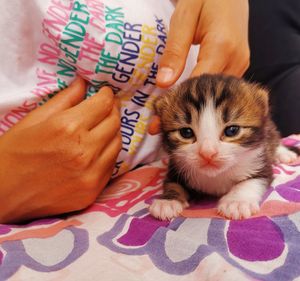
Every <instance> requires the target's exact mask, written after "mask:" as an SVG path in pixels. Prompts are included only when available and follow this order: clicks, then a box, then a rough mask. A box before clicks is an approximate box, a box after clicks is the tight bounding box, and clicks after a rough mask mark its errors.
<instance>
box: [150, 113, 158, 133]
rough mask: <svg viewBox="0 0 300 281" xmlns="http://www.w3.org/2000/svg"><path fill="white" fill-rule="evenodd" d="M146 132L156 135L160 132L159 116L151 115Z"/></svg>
mask: <svg viewBox="0 0 300 281" xmlns="http://www.w3.org/2000/svg"><path fill="white" fill-rule="evenodd" d="M148 133H149V134H150V135H157V134H159V133H160V118H159V117H158V116H157V115H154V116H152V118H151V121H150V124H149V127H148Z"/></svg>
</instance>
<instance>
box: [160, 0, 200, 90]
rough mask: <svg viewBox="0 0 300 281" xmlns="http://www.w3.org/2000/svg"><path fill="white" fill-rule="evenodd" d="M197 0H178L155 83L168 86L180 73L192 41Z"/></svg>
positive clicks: (198, 11)
mask: <svg viewBox="0 0 300 281" xmlns="http://www.w3.org/2000/svg"><path fill="white" fill-rule="evenodd" d="M200 8H201V6H200V5H199V0H181V1H178V3H177V5H176V9H175V11H174V13H173V15H172V18H171V22H170V31H169V34H168V39H167V44H166V48H165V50H164V54H163V56H162V57H161V60H160V63H159V70H158V73H157V77H156V83H157V85H158V86H159V87H168V86H170V85H172V84H174V83H175V82H176V80H177V79H178V78H179V76H180V75H181V73H182V71H183V69H184V66H185V62H186V58H187V55H188V53H189V49H190V47H191V44H192V42H193V37H194V33H195V30H196V27H197V21H198V18H199V14H200Z"/></svg>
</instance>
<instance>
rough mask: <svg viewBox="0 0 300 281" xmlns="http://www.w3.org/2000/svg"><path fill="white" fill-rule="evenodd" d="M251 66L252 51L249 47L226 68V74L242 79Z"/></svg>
mask: <svg viewBox="0 0 300 281" xmlns="http://www.w3.org/2000/svg"><path fill="white" fill-rule="evenodd" d="M249 64H250V51H249V49H248V48H247V47H245V48H244V49H243V51H242V52H241V53H239V54H236V56H235V57H234V58H233V59H232V60H231V62H230V63H229V64H228V65H227V66H226V67H225V69H224V73H226V74H229V75H235V76H237V77H242V76H243V74H244V73H245V71H246V70H247V69H248V67H249Z"/></svg>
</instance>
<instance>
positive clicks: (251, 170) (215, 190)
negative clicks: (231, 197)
mask: <svg viewBox="0 0 300 281" xmlns="http://www.w3.org/2000/svg"><path fill="white" fill-rule="evenodd" d="M260 153H261V148H259V149H256V150H254V151H252V152H251V153H248V154H247V155H245V156H244V157H242V158H241V159H239V161H238V162H237V163H236V164H235V165H233V166H232V167H230V168H229V169H227V170H225V171H223V172H221V173H219V174H216V175H215V176H208V175H206V174H205V173H201V171H200V170H199V169H198V170H197V171H195V168H192V169H191V173H190V177H189V178H188V185H189V186H190V187H192V188H193V189H195V190H199V191H202V192H205V193H208V194H212V195H217V196H220V195H224V194H226V193H228V192H229V191H230V190H231V188H232V187H233V186H234V185H235V184H237V183H238V182H240V181H243V180H245V179H247V178H250V177H251V175H253V174H255V173H256V172H257V171H258V170H259V169H261V168H262V167H263V166H264V161H263V160H262V159H260V158H259V157H258V155H259V154H260Z"/></svg>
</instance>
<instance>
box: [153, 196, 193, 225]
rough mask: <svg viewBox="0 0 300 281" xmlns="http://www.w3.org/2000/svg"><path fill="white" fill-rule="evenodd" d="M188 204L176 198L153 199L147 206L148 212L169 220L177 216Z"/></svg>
mask: <svg viewBox="0 0 300 281" xmlns="http://www.w3.org/2000/svg"><path fill="white" fill-rule="evenodd" d="M188 206H189V204H188V203H187V202H185V203H181V202H180V201H178V200H166V199H155V200H154V201H153V202H152V204H151V206H150V207H149V212H150V214H151V215H152V216H153V217H155V218H157V219H160V220H171V219H172V218H176V217H178V216H179V215H180V213H181V212H182V211H183V209H185V208H187V207H188Z"/></svg>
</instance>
